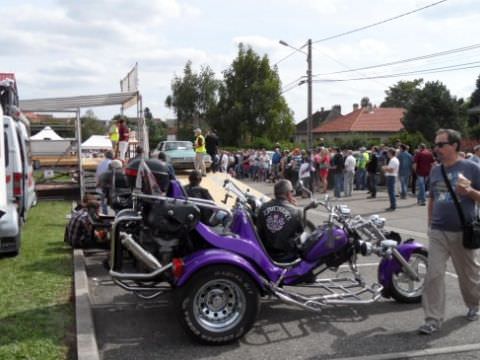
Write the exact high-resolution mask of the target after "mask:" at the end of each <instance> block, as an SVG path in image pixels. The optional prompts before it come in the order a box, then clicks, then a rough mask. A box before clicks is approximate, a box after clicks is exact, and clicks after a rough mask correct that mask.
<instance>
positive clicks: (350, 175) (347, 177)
mask: <svg viewBox="0 0 480 360" xmlns="http://www.w3.org/2000/svg"><path fill="white" fill-rule="evenodd" d="M355 165H356V161H355V158H354V156H353V152H352V150H347V156H346V158H345V165H344V166H345V169H344V172H343V190H344V192H345V197H350V196H352V190H353V180H354V177H355Z"/></svg>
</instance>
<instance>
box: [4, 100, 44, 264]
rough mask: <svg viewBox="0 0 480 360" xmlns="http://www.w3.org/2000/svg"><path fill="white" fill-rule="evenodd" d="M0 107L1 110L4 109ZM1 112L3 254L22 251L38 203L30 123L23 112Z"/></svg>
mask: <svg viewBox="0 0 480 360" xmlns="http://www.w3.org/2000/svg"><path fill="white" fill-rule="evenodd" d="M1 110H2V109H1V107H0V111H1ZM9 110H10V113H12V115H13V117H12V116H5V115H0V130H1V131H0V215H1V217H0V254H1V253H9V254H13V255H16V254H18V253H19V251H20V241H21V228H22V223H23V221H25V220H26V218H27V214H28V210H29V209H30V207H31V206H33V205H35V204H36V202H37V196H36V193H35V182H34V179H33V167H32V161H31V154H30V141H29V122H28V120H27V119H26V118H25V117H24V115H23V114H21V112H20V111H17V110H15V111H12V110H14V108H12V107H10V108H9Z"/></svg>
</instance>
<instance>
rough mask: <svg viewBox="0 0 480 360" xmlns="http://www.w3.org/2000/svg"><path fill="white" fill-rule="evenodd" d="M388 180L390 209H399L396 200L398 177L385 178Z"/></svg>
mask: <svg viewBox="0 0 480 360" xmlns="http://www.w3.org/2000/svg"><path fill="white" fill-rule="evenodd" d="M385 177H386V180H387V190H388V198H389V199H390V208H391V209H396V208H397V199H396V198H395V180H396V179H397V177H396V176H385Z"/></svg>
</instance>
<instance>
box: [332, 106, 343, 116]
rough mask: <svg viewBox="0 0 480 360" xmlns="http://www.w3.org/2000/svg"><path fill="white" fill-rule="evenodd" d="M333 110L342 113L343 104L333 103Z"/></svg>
mask: <svg viewBox="0 0 480 360" xmlns="http://www.w3.org/2000/svg"><path fill="white" fill-rule="evenodd" d="M332 112H334V113H336V114H339V115H340V114H341V113H342V107H341V105H333V106H332Z"/></svg>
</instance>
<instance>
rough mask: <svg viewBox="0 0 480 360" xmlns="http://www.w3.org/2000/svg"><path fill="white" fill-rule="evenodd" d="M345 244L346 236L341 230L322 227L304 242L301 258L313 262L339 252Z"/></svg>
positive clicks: (326, 226)
mask: <svg viewBox="0 0 480 360" xmlns="http://www.w3.org/2000/svg"><path fill="white" fill-rule="evenodd" d="M347 244H348V236H347V234H346V233H345V231H344V230H343V229H341V228H338V227H331V226H328V225H324V226H322V227H320V228H318V229H316V230H315V231H314V232H313V233H312V235H310V237H309V238H308V240H307V241H305V244H304V245H303V249H302V257H303V258H304V259H305V260H307V261H315V260H318V259H320V258H322V257H325V256H327V255H330V254H332V253H334V252H337V251H339V250H341V249H342V248H344V247H345V246H346V245H347Z"/></svg>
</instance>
